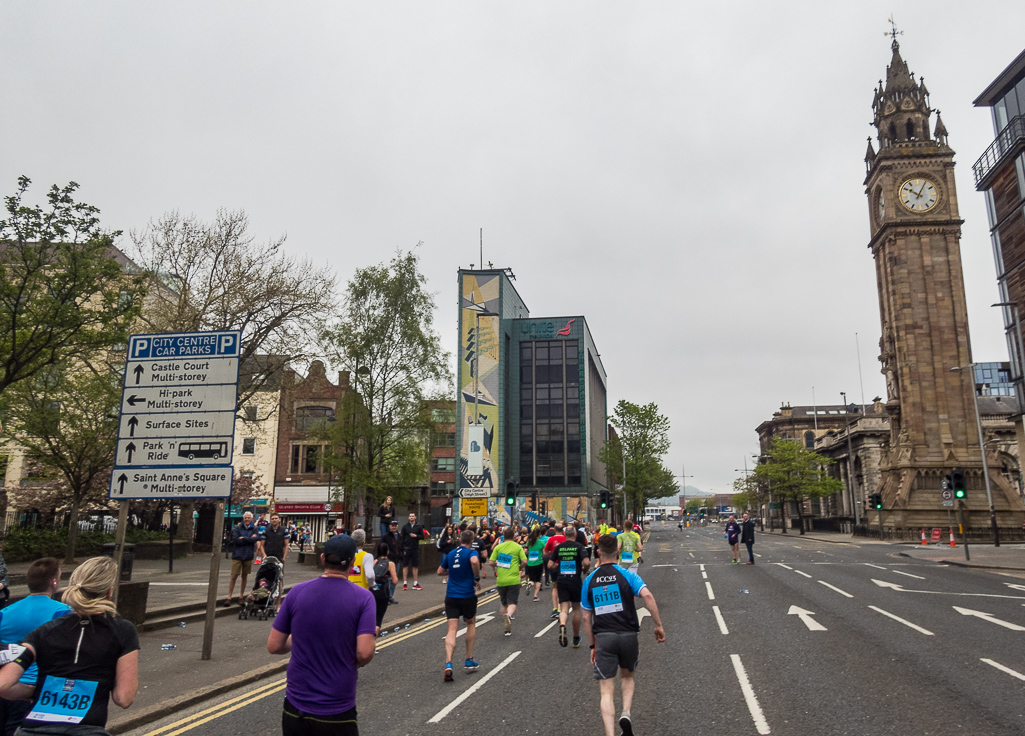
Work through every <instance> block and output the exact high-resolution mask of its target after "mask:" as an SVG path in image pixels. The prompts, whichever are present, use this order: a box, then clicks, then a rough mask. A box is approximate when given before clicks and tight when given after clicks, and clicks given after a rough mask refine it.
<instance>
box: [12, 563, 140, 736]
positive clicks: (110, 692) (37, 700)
mask: <svg viewBox="0 0 1025 736" xmlns="http://www.w3.org/2000/svg"><path fill="white" fill-rule="evenodd" d="M116 582H117V568H116V565H115V564H114V560H112V559H110V558H109V557H92V558H90V559H88V560H86V561H85V562H83V563H82V564H81V565H79V566H78V567H77V568H75V571H74V572H73V573H71V579H70V581H69V585H68V587H67V589H66V590H65V591H64V596H63V600H64V603H66V604H67V605H69V606H71V609H72V613H70V614H68V615H67V616H64V617H62V618H58V619H54V620H53V621H50V622H49V623H46V624H43V625H42V626H40V627H39V628H38V629H36V630H35V631H33V632H32V633H30V634H29V635H28V636H27V637H25V641H24V642H22V645H23V646H24V647H25V651H23V652H22V653H21V655H20V656H19V657H18V658H17V659H15V660H14V661H13V662H11V663H10V664H7V665H4V667H3V668H0V697H3V698H5V699H7V700H31V701H32V710H31V711H29V714H28V715H27V716H25V720H24V721H23V722H22V725H21V728H19V729H18V733H21V734H25V736H33V735H37V736H43V735H44V734H45V735H46V736H50V735H51V734H81V735H82V736H100V735H101V734H106V733H107V732H106V731H105V730H104V729H105V726H106V725H107V702H108V700H113V701H114V703H116V704H117V705H119V706H121V707H122V708H128V707H130V706H131V704H132V702H133V701H134V700H135V694H136V691H137V690H138V688H139V634H138V632H136V630H135V626H134V625H133V624H132V623H131V622H130V621H125V620H124V619H123V618H121V617H120V616H118V615H117V608H116V607H115V606H114V602H113V601H112V600H111V597H112V596H113V594H114V585H115V583H116ZM33 662H35V663H36V664H38V665H39V678H38V680H37V681H36V685H35V687H33V686H31V685H23V684H19V683H18V680H19V679H20V678H21V676H22V674H23V673H24V672H25V670H26V669H28V668H29V667H30V666H31V665H32V663H33Z"/></svg>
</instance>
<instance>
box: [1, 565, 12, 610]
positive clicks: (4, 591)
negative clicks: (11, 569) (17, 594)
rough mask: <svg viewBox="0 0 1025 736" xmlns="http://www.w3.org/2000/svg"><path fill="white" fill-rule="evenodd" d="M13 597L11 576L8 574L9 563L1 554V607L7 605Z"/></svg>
mask: <svg viewBox="0 0 1025 736" xmlns="http://www.w3.org/2000/svg"><path fill="white" fill-rule="evenodd" d="M10 599H11V576H10V575H8V574H7V563H6V562H5V561H4V557H3V555H0V608H3V607H4V606H6V605H7V601H9V600H10Z"/></svg>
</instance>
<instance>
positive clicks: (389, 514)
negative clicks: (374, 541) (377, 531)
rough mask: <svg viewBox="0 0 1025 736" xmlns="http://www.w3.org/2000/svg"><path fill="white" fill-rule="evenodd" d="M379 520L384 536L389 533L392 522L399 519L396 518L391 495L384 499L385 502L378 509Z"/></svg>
mask: <svg viewBox="0 0 1025 736" xmlns="http://www.w3.org/2000/svg"><path fill="white" fill-rule="evenodd" d="M377 520H378V522H379V524H380V527H381V536H382V537H383V536H384V535H385V534H387V533H388V529H389V528H390V527H391V523H392V522H393V521H398V519H397V518H395V504H394V503H392V497H391V496H388V498H386V499H384V503H382V504H381V506H380V508H378V509H377Z"/></svg>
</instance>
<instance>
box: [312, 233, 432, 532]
mask: <svg viewBox="0 0 1025 736" xmlns="http://www.w3.org/2000/svg"><path fill="white" fill-rule="evenodd" d="M322 342H323V349H324V352H325V353H326V354H328V355H329V356H330V357H331V359H332V361H333V362H334V363H335V364H336V365H338V366H339V367H341V368H342V369H344V370H348V371H349V373H350V381H351V385H352V387H353V389H354V390H353V391H349V392H347V394H346V396H345V397H344V398H343V401H342V407H341V411H340V412H339V413H338V414H337V415H336V416H337V418H336V421H334V422H330V423H325V424H324V425H322V427H321V428H320V429H319V430H317V432H316V434H319V436H321V437H322V438H324V439H326V440H327V441H328V442H329V444H330V446H331V448H332V452H331V454H330V456H329V457H328V458H327V465H328V467H329V468H331V469H332V471H333V472H337V473H338V475H339V478H340V480H341V481H342V483H343V484H344V485H345V487H346V488H347V489H348V491H349V492H348V494H347V495H348V500H347V503H348V505H349V508H350V510H355V509H356V508H357V505H358V504H362V505H364V507H365V506H366V504H367V503H371V502H373V503H376V502H379V501H381V500H383V499H384V497H386V496H389V495H390V496H394V497H395V499H396V501H398V502H399V503H402V502H404V501H408V500H410V499H411V497H412V494H413V489H415V488H418V487H420V486H421V485H424V484H425V483H426V482H427V477H428V475H427V473H428V471H427V463H428V460H429V457H430V435H431V429H432V428H433V422H432V418H431V410H430V405H431V404H432V403H434V402H440V401H443V400H445V399H447V398H450V394H451V390H452V389H451V387H452V375H451V372H450V369H449V355H448V353H446V352H445V351H444V350H443V349H442V347H441V340H440V338H439V337H438V335H437V334H436V333H435V331H434V296H433V295H432V294H431V293H430V292H428V291H427V288H426V279H425V278H424V276H423V275H422V274H421V273H420V269H419V258H418V256H417V255H416V253H415V252H414V251H407V252H401V251H400V252H398V253H396V255H395V257H394V258H392V260H391V261H390V262H388V263H381V264H378V265H375V266H369V267H367V268H361V269H359V270H357V271H356V273H355V274H354V275H353V277H352V279H351V280H350V281H349V283H348V286H347V288H346V290H345V294H344V297H343V304H342V308H341V312H340V314H339V315H338V317H337V319H336V320H335V322H334V323H333V324H331V325H330V326H329V327H328V328H327V329H326V330H324V331H323V333H322ZM366 512H367V515H369V512H370V509H366Z"/></svg>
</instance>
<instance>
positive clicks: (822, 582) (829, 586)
mask: <svg viewBox="0 0 1025 736" xmlns="http://www.w3.org/2000/svg"><path fill="white" fill-rule="evenodd" d="M819 584H820V585H825V586H826V587H827V588H829V589H830V590H835V591H836V592H837V593H839V594H840V595H843V596H847V597H848V598H853V597H854V596H853V595H851V594H850V593H848V592H847V591H846V590H840V589H839V588H838V587H836V586H835V585H830V584H829V583H827V582H826V581H825V580H820V581H819Z"/></svg>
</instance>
